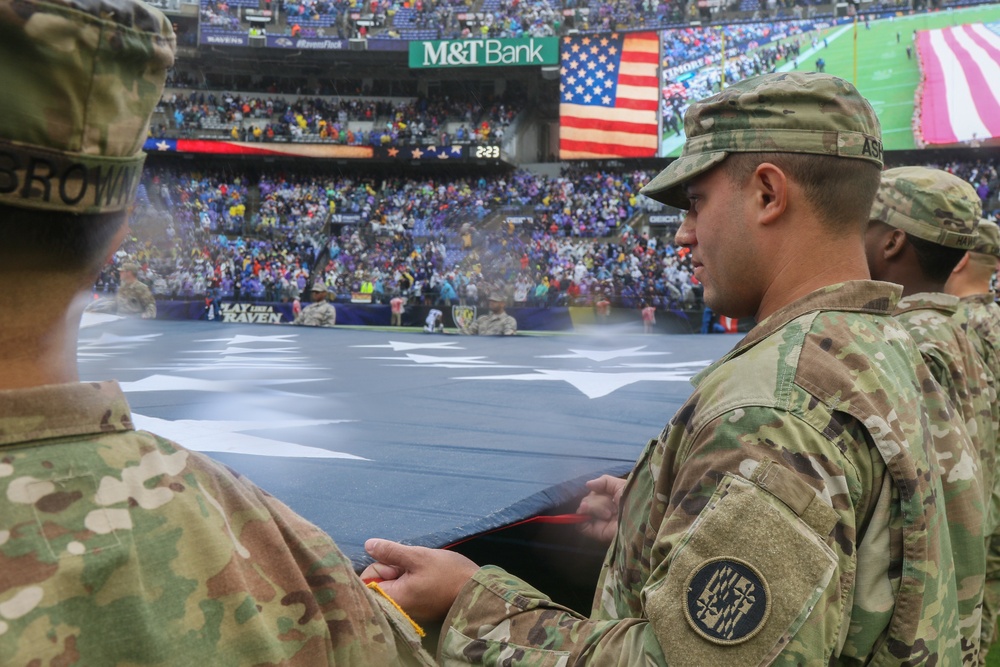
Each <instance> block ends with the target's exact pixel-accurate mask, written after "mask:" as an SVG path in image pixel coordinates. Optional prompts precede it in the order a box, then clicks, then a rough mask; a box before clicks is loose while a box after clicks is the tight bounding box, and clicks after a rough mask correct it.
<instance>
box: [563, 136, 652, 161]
mask: <svg viewBox="0 0 1000 667" xmlns="http://www.w3.org/2000/svg"><path fill="white" fill-rule="evenodd" d="M559 150H563V151H578V152H581V153H597V154H598V155H607V156H609V157H653V156H654V155H655V154H656V149H655V148H642V147H639V146H621V145H618V144H602V143H599V142H595V141H574V140H573V139H560V140H559Z"/></svg>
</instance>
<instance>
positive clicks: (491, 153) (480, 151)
mask: <svg viewBox="0 0 1000 667" xmlns="http://www.w3.org/2000/svg"><path fill="white" fill-rule="evenodd" d="M472 157H473V159H475V160H499V159H500V147H499V146H476V147H475V148H474V149H473V151H472Z"/></svg>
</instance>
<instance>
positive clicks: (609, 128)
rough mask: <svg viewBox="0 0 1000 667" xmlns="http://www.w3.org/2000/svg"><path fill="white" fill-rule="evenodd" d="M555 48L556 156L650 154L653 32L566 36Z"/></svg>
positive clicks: (656, 47)
mask: <svg viewBox="0 0 1000 667" xmlns="http://www.w3.org/2000/svg"><path fill="white" fill-rule="evenodd" d="M559 46H560V48H559V52H560V64H561V67H560V74H561V76H560V83H559V91H560V95H559V101H560V104H559V158H560V159H562V160H572V159H580V158H617V157H652V156H655V155H656V148H657V138H658V137H659V129H658V126H657V121H656V109H657V104H658V96H657V92H658V90H659V87H658V85H657V63H658V61H659V56H660V42H659V37H658V36H657V34H656V33H655V32H639V33H628V34H622V33H608V34H598V35H570V36H567V37H563V38H562V39H561V40H560V44H559Z"/></svg>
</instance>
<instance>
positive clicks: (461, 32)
mask: <svg viewBox="0 0 1000 667" xmlns="http://www.w3.org/2000/svg"><path fill="white" fill-rule="evenodd" d="M234 4H235V3H234ZM234 4H230V3H229V2H227V0H201V17H202V23H203V24H204V25H207V26H209V27H210V29H211V30H222V31H247V30H248V29H249V28H250V27H251V26H250V25H249V24H247V23H245V22H241V20H240V7H239V6H234ZM240 4H241V5H242V6H249V7H250V8H252V9H262V10H266V11H276V13H275V16H276V21H275V23H274V24H272V25H270V26H268V32H269V33H271V34H275V33H277V34H284V35H287V36H290V37H300V36H301V37H333V36H336V37H338V38H340V39H346V38H348V37H355V38H359V37H361V38H363V37H378V38H380V39H470V38H505V37H524V36H536V37H537V36H549V35H559V34H562V33H563V32H565V31H566V30H568V29H573V30H581V31H584V32H589V31H593V32H598V31H608V30H642V29H663V30H665V31H666V32H667V34H668V42H672V43H673V47H674V53H673V54H672V55H673V57H674V58H680V59H684V58H686V56H685V55H684V54H683V53H678V52H677V49H680V48H684V46H687V47H690V48H691V49H692V50H693V51H694V53H695V57H697V53H698V51H700V50H701V48H702V46H703V43H704V42H705V41H706V39H704V38H701V37H698V36H695V37H693V38H691V37H688V36H686V35H685V34H684V33H685V32H687V31H689V30H693V31H695V32H696V33H706V34H708V33H713V32H714V33H718V32H719V28H718V26H715V27H708V26H702V25H701V24H704V23H708V22H709V21H711V22H713V23H716V24H717V23H719V22H721V21H726V22H729V23H730V25H727V26H725V27H724V28H723V30H725V31H726V32H727V34H726V39H727V41H728V40H730V39H733V40H737V41H739V40H740V39H741V38H742V36H743V35H744V34H745V33H746V32H748V31H749V32H751V33H752V32H759V31H760V28H759V27H758V26H760V25H766V26H768V27H770V26H774V27H775V28H777V29H779V30H780V29H781V28H782V26H784V25H786V24H793V25H794V24H795V23H797V22H800V21H801V20H802V19H803V18H805V19H810V20H811V19H817V20H823V19H829V18H830V17H831V16H832V15H833V12H832V5H831V6H823V3H821V2H819V1H818V0H780V1H778V2H767V1H766V0H737V1H734V2H730V3H728V4H725V5H723V6H722V7H720V8H719V10H718V13H715V14H712V13H707V12H702V11H699V6H698V5H697V4H696V3H693V2H684V1H683V0H531V1H525V0H487V1H486V2H483V3H482V4H481V5H478V6H477V3H473V2H471V0H369V1H368V2H360V1H358V0H352V1H348V0H294V1H290V2H273V1H272V0H261V1H260V2H253V1H252V0H251V1H250V2H245V1H242V2H240ZM956 4H962V5H966V4H970V3H969V2H965V1H964V0H962V1H960V0H954V1H952V2H940V3H935V5H934V6H933V8H938V7H947V6H950V5H956ZM973 4H974V3H973ZM929 8H930V7H925V6H923V5H921V4H920V3H906V2H903V1H902V0H892V1H887V2H878V3H872V4H871V6H870V7H867V8H866V11H869V12H875V13H877V12H891V11H898V10H906V11H909V10H914V9H915V10H917V11H921V10H926V9H929ZM362 16H363V17H365V19H366V20H365V21H363V22H362V23H360V24H358V23H356V19H357V18H360V17H362ZM762 19H770V21H771V22H770V23H768V24H759V23H750V24H743V23H742V22H743V21H748V20H749V21H760V20H762ZM695 21H696V23H695V25H694V26H690V27H688V24H689V23H691V22H695ZM744 25H747V26H749V27H746V28H744V27H743V26H744ZM765 29H767V28H765ZM714 38H715V39H718V36H717V34H716V35H715V36H714ZM709 39H711V38H709Z"/></svg>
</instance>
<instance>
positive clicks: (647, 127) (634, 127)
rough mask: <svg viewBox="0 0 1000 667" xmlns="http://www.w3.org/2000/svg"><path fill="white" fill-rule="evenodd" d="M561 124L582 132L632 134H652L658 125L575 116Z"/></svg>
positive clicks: (565, 119)
mask: <svg viewBox="0 0 1000 667" xmlns="http://www.w3.org/2000/svg"><path fill="white" fill-rule="evenodd" d="M560 122H561V124H562V125H563V126H564V127H578V128H580V129H581V130H599V131H607V132H627V133H630V134H650V133H655V132H656V123H628V122H624V121H620V120H619V121H615V120H593V119H587V118H576V117H573V116H570V117H568V118H563V119H562V120H561V121H560Z"/></svg>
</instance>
